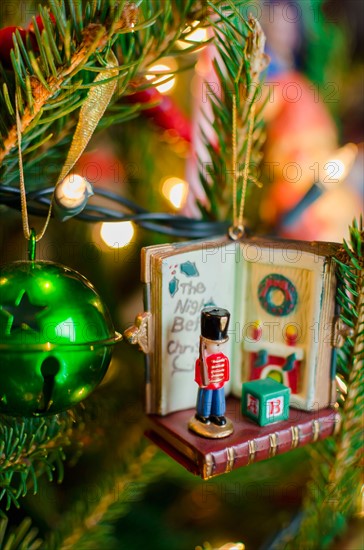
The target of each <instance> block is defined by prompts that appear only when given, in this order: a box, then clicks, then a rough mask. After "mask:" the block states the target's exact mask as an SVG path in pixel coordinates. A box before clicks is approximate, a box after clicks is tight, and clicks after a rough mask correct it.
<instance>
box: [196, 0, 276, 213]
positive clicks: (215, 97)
mask: <svg viewBox="0 0 364 550" xmlns="http://www.w3.org/2000/svg"><path fill="white" fill-rule="evenodd" d="M227 4H228V6H229V11H226V9H225V10H222V9H218V8H217V7H214V12H215V14H216V15H215V17H212V18H211V25H212V27H213V29H214V35H215V43H216V49H217V57H216V59H215V60H214V69H215V72H216V75H217V90H218V91H217V92H216V90H214V89H211V88H210V89H209V84H208V83H206V87H207V89H208V94H207V101H208V102H210V104H211V107H212V113H213V121H212V122H210V121H209V122H210V125H211V131H210V132H208V133H204V132H203V131H202V141H203V143H204V146H205V148H206V150H207V152H208V156H209V158H210V159H211V162H210V163H209V164H208V165H207V166H206V165H205V164H204V163H203V161H202V160H200V161H199V164H200V173H199V176H200V182H201V185H202V187H203V189H204V191H205V194H206V197H207V199H208V205H207V206H204V205H202V204H199V207H200V210H201V213H202V215H203V217H205V218H209V219H213V220H226V219H230V220H231V219H232V201H233V179H234V175H236V177H237V180H238V184H240V183H241V181H242V178H243V173H244V170H245V159H246V152H247V137H248V132H249V115H250V112H251V108H252V105H253V103H255V101H256V98H257V96H258V95H259V91H260V89H261V86H260V84H261V74H262V72H263V71H264V69H265V68H266V66H267V56H266V55H265V54H264V44H265V37H264V34H263V31H262V29H261V27H260V24H259V22H258V21H257V20H256V19H254V18H252V17H251V18H250V19H249V21H245V20H244V18H243V17H242V16H241V14H240V12H239V10H238V9H237V7H236V4H234V3H233V2H227ZM210 5H211V4H210ZM219 94H220V95H221V97H220V96H219ZM233 96H235V98H236V110H237V113H236V115H237V117H236V118H237V158H236V165H235V166H234V162H233V143H232V141H233V137H232V128H233ZM263 106H264V105H263V104H260V105H259V106H258V107H257V110H256V115H255V120H254V129H253V133H252V135H253V145H252V154H251V157H250V159H249V161H248V162H249V184H251V183H252V182H255V183H257V184H258V185H259V186H260V184H259V174H258V168H259V164H260V162H261V159H262V152H261V147H262V144H263V142H264V140H265V136H264V125H263V121H262V116H261V115H262V109H263ZM211 134H213V135H215V136H216V139H217V144H215V143H213V141H212V140H211ZM238 198H239V200H240V199H241V191H240V192H239V194H238Z"/></svg>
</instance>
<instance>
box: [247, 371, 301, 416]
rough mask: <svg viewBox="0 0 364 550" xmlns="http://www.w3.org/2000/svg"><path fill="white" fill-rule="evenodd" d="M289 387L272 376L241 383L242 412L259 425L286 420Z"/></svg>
mask: <svg viewBox="0 0 364 550" xmlns="http://www.w3.org/2000/svg"><path fill="white" fill-rule="evenodd" d="M290 391H291V390H290V389H289V388H287V386H284V385H283V384H280V382H277V381H276V380H273V379H272V378H261V379H260V380H253V381H252V382H246V383H245V384H243V398H242V405H241V406H242V413H243V414H244V415H245V416H248V417H249V418H251V419H252V420H254V421H255V422H257V424H259V426H266V425H267V424H272V423H273V422H280V421H281V420H287V419H288V417H289V396H290Z"/></svg>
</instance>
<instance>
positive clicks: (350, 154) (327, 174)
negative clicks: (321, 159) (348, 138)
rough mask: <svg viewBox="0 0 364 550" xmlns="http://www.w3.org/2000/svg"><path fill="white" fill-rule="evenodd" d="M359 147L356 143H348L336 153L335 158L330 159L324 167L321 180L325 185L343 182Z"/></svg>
mask: <svg viewBox="0 0 364 550" xmlns="http://www.w3.org/2000/svg"><path fill="white" fill-rule="evenodd" d="M357 154H358V147H357V146H356V145H355V143H347V144H346V145H344V147H340V149H338V150H337V151H335V153H334V158H332V159H330V160H328V161H327V162H326V164H325V165H324V167H323V170H322V174H321V181H322V183H323V185H324V186H325V187H328V186H331V185H337V184H339V183H341V182H342V181H343V180H344V179H345V178H346V176H347V175H348V173H349V172H350V170H351V168H352V166H353V164H354V161H355V159H356V156H357Z"/></svg>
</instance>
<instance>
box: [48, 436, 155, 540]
mask: <svg viewBox="0 0 364 550" xmlns="http://www.w3.org/2000/svg"><path fill="white" fill-rule="evenodd" d="M129 438H130V440H129V449H128V451H127V452H124V453H123V457H124V462H123V463H122V464H120V463H119V464H118V470H117V471H115V472H114V473H113V474H110V473H108V474H107V475H106V476H105V479H104V480H103V482H101V483H98V487H99V493H101V494H100V497H99V500H98V501H97V502H94V501H92V502H91V501H87V499H85V498H84V495H83V498H81V499H80V500H79V501H78V502H76V504H75V506H74V507H73V508H72V509H71V510H69V511H68V512H67V514H66V515H63V516H62V521H61V524H60V525H55V526H52V531H51V532H50V534H49V536H48V537H46V541H45V544H44V546H42V549H43V550H59V549H62V550H66V549H68V550H71V549H73V548H74V549H77V550H98V549H99V548H108V550H112V549H114V548H115V550H117V549H118V548H120V541H117V540H116V539H115V538H114V535H113V528H114V524H115V523H116V521H117V520H118V519H119V518H120V517H122V516H123V515H125V514H126V513H127V512H128V510H129V509H130V506H132V504H133V502H135V501H136V500H139V499H140V498H141V495H142V493H143V492H144V490H145V489H146V488H147V486H148V485H149V484H150V483H151V482H153V481H155V480H156V479H158V478H159V477H160V476H162V475H163V473H164V472H165V469H166V465H165V461H166V457H165V456H164V455H162V453H159V454H156V448H155V447H154V446H152V445H150V444H148V443H146V440H145V439H144V438H143V437H142V430H141V428H140V426H139V427H137V428H136V429H135V430H134V433H132V434H130V433H129ZM130 443H131V444H130Z"/></svg>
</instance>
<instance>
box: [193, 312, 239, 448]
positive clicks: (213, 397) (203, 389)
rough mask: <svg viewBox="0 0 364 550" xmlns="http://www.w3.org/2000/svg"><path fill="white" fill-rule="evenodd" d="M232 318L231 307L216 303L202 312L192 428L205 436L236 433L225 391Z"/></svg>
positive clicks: (219, 436)
mask: <svg viewBox="0 0 364 550" xmlns="http://www.w3.org/2000/svg"><path fill="white" fill-rule="evenodd" d="M229 321H230V313H229V312H228V310H227V309H222V308H219V307H215V306H212V307H205V308H204V309H203V310H202V311H201V337H200V355H199V357H198V359H197V361H196V367H195V381H196V382H197V384H198V385H199V390H198V396H197V406H196V414H195V416H194V417H193V418H192V419H191V420H190V423H189V428H190V429H191V430H193V431H194V432H196V433H198V434H199V435H202V436H203V437H210V438H221V437H226V436H228V435H230V434H231V433H232V432H233V426H232V423H231V421H230V420H228V419H226V418H225V394H224V384H225V382H227V381H228V380H229V377H230V373H229V370H230V369H229V359H228V358H227V357H226V355H225V354H224V348H226V346H225V344H226V342H227V341H228V339H229V338H228V336H227V331H228V327H229Z"/></svg>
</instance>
